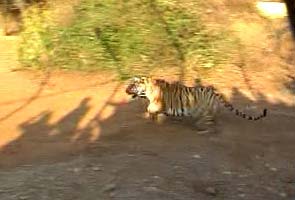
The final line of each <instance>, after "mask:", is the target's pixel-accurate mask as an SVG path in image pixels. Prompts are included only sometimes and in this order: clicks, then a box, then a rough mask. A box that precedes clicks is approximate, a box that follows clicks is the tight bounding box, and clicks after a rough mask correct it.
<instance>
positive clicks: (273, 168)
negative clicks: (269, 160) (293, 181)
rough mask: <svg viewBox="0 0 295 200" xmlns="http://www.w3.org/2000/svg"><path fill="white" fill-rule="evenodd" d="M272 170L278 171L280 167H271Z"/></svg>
mask: <svg viewBox="0 0 295 200" xmlns="http://www.w3.org/2000/svg"><path fill="white" fill-rule="evenodd" d="M270 171H273V172H276V171H278V169H277V168H275V167H271V168H270Z"/></svg>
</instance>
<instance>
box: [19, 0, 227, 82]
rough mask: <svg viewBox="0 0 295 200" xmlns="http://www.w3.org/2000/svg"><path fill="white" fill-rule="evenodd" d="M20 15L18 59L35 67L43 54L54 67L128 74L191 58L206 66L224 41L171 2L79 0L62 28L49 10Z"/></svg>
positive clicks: (216, 59)
mask: <svg viewBox="0 0 295 200" xmlns="http://www.w3.org/2000/svg"><path fill="white" fill-rule="evenodd" d="M31 12H32V11H31ZM27 13H29V11H28V12H27ZM24 18H25V21H24V22H25V24H24V25H25V30H24V32H23V34H22V36H23V38H24V40H23V44H22V46H21V51H20V52H21V54H20V55H21V56H20V57H21V60H22V61H23V63H24V64H25V65H26V66H38V60H39V58H40V55H41V54H42V53H46V54H48V55H49V56H50V58H51V59H52V61H53V62H54V63H55V65H54V66H57V67H59V68H64V69H75V70H102V69H106V70H116V71H117V73H119V74H120V75H121V77H128V76H130V75H133V74H147V73H149V72H150V71H151V70H152V69H154V68H156V67H162V68H165V67H167V68H171V67H179V63H183V64H184V65H186V62H192V61H191V60H193V62H194V63H196V64H197V65H198V66H201V67H202V66H203V67H212V66H215V65H216V64H218V63H220V62H222V61H224V60H225V58H226V52H227V51H226V48H227V47H228V46H229V45H228V44H230V40H229V36H228V35H226V33H225V32H224V31H221V30H220V31H219V32H218V33H214V32H210V31H208V29H207V28H206V26H205V25H204V23H203V22H202V20H201V17H200V15H196V14H195V13H191V11H189V10H185V9H184V8H181V7H180V6H179V3H176V2H175V1H172V0H170V1H167V0H165V1H164V0H129V1H127V0H122V1H119V2H118V1H117V0H102V1H99V2H95V1H92V0H81V2H80V4H79V5H78V6H76V8H75V17H74V19H73V22H72V24H71V25H70V26H67V27H56V25H54V24H53V23H52V21H53V20H51V19H50V12H49V11H43V12H42V15H38V14H36V11H35V10H34V9H33V12H32V14H30V15H25V16H24Z"/></svg>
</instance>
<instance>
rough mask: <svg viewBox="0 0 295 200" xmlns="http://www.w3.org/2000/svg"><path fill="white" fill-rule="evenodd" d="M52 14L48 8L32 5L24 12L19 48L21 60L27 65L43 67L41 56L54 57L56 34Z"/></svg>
mask: <svg viewBox="0 0 295 200" xmlns="http://www.w3.org/2000/svg"><path fill="white" fill-rule="evenodd" d="M54 27H55V24H54V21H53V19H52V14H51V12H50V11H49V10H48V9H40V8H39V7H38V6H37V5H36V6H31V7H29V8H28V9H27V10H25V11H24V13H23V31H22V33H21V35H20V36H21V43H20V48H19V60H20V62H21V63H22V64H23V66H25V67H33V68H40V67H43V66H42V63H41V59H42V58H41V57H42V56H46V57H48V58H52V57H53V54H54V52H53V50H54V43H53V41H54V39H53V38H54V36H55V34H56V30H55V28H54Z"/></svg>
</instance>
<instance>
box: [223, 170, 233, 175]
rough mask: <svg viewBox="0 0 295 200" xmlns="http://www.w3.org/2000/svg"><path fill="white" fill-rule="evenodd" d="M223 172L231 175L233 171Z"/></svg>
mask: <svg viewBox="0 0 295 200" xmlns="http://www.w3.org/2000/svg"><path fill="white" fill-rule="evenodd" d="M222 173H223V174H226V175H231V174H232V172H231V171H224V172H222Z"/></svg>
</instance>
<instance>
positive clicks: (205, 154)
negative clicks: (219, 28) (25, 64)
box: [0, 23, 295, 200]
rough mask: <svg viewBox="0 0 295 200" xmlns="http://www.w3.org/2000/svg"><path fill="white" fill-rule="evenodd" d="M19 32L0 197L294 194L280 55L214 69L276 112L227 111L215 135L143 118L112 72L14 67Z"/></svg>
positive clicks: (6, 89)
mask: <svg viewBox="0 0 295 200" xmlns="http://www.w3.org/2000/svg"><path fill="white" fill-rule="evenodd" d="M248 25H249V26H250V25H251V26H253V27H252V29H253V30H257V29H256V28H255V24H248ZM235 27H237V28H240V29H243V26H242V25H241V24H238V23H236V24H235ZM257 31H259V30H257ZM262 31H263V30H262ZM249 34H251V33H249ZM249 34H247V37H249V38H251V35H249ZM253 34H254V35H256V33H253ZM17 39H18V38H17V37H1V38H0V40H1V41H0V49H1V52H0V80H1V81H0V96H1V98H0V133H1V137H0V158H1V159H0V199H1V200H16V199H17V200H19V199H20V200H26V199H28V200H43V199H44V200H45V199H54V200H58V199H60V200H74V199H77V200H78V199H79V200H80V199H83V200H88V199H89V200H90V199H103V200H105V199H136V200H150V199H159V200H166V199H167V200H173V199H175V200H176V199H177V200H184V199H185V200H186V199H187V200H189V199H201V200H207V199H227V200H230V199H233V200H237V199H249V200H253V199H255V200H260V199H261V200H264V199H268V200H279V199H294V198H295V153H294V152H295V145H294V142H295V131H294V130H295V123H294V120H295V109H294V104H295V99H294V98H295V97H294V91H295V88H294V83H293V82H294V80H293V82H292V77H291V78H287V77H288V75H290V74H292V73H291V72H292V71H290V69H289V68H286V67H282V65H279V64H278V63H279V62H280V61H281V60H278V59H275V58H273V57H271V56H265V58H264V59H263V61H262V59H261V57H257V55H255V56H256V57H255V56H254V55H253V54H250V55H248V56H249V57H248V59H249V60H250V61H251V59H253V60H254V61H255V63H256V64H255V65H256V66H255V68H254V67H251V63H250V64H249V65H248V66H245V68H243V69H246V71H242V70H241V68H239V67H234V66H231V67H227V68H219V69H218V70H217V71H214V73H212V74H214V76H213V75H212V74H207V76H206V77H207V78H206V79H205V80H204V81H205V82H206V81H207V82H208V83H214V85H216V87H217V88H218V89H219V90H220V91H222V92H223V93H225V94H226V96H227V97H229V99H230V100H231V101H232V102H233V103H234V104H235V105H237V107H239V108H244V107H245V111H246V112H250V113H258V112H260V110H261V109H262V108H263V107H266V108H268V110H269V115H268V116H267V118H265V119H263V120H261V121H255V122H251V121H245V120H243V119H240V118H237V117H236V116H233V115H232V114H231V113H229V112H227V111H224V112H222V114H221V116H220V117H219V119H220V120H219V122H218V133H217V134H207V135H198V134H196V132H195V131H194V130H193V129H192V128H190V127H189V126H187V125H184V124H183V123H181V122H174V121H166V122H165V123H164V124H161V125H157V124H154V123H153V122H150V121H148V120H146V119H143V117H142V113H143V112H144V103H143V102H141V101H132V102H129V101H128V97H127V96H126V94H125V93H124V87H125V85H124V84H120V83H118V82H116V81H114V80H115V77H113V76H111V75H109V74H89V73H78V72H48V73H46V72H45V73H41V72H32V71H15V70H14V69H15V68H16V67H17V65H18V63H17V61H16V58H15V52H16V48H17ZM246 39H247V38H246ZM253 45H254V44H253ZM253 45H252V47H253ZM8 47H9V48H8ZM253 48H255V46H254V47H253ZM2 49H5V51H2ZM264 53H265V52H264ZM284 59H285V58H284ZM254 61H253V62H254ZM258 64H261V65H258ZM225 74H226V76H227V77H224V76H225ZM245 74H247V76H246V75H245ZM105 77H109V78H107V79H106V78H105ZM233 83H235V84H233Z"/></svg>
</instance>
